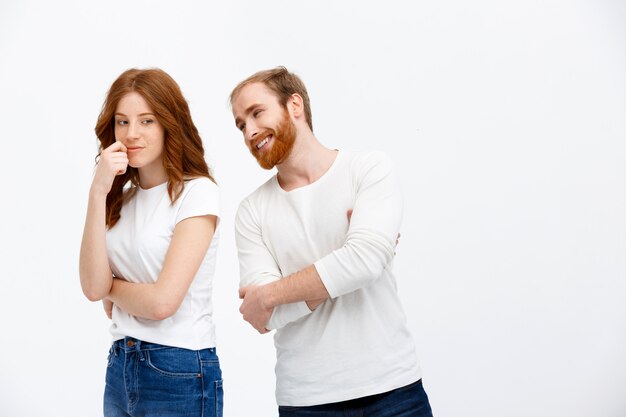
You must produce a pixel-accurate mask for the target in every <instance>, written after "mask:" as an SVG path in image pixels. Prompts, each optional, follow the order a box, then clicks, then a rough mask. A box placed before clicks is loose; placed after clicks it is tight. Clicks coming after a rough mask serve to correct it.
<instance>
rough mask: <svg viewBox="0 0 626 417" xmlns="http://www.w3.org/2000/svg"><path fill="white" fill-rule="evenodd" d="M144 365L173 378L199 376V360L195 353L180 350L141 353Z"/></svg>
mask: <svg viewBox="0 0 626 417" xmlns="http://www.w3.org/2000/svg"><path fill="white" fill-rule="evenodd" d="M143 353H144V354H145V357H146V364H147V365H148V367H149V368H150V369H152V370H153V371H155V372H158V373H159V374H161V375H164V376H169V377H174V378H198V377H200V376H201V372H202V370H201V368H200V360H199V359H198V354H197V352H196V351H193V350H188V349H182V348H170V347H167V348H160V349H153V350H146V351H144V352H143Z"/></svg>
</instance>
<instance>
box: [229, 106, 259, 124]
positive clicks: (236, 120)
mask: <svg viewBox="0 0 626 417" xmlns="http://www.w3.org/2000/svg"><path fill="white" fill-rule="evenodd" d="M257 107H261V104H260V103H254V104H251V105H249V106H248V108H246V109H245V110H244V111H243V114H244V116H247V115H248V114H250V113H251V112H253V111H254V110H255V109H256V108H257ZM239 123H241V118H240V117H235V126H239Z"/></svg>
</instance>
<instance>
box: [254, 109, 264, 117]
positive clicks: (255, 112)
mask: <svg viewBox="0 0 626 417" xmlns="http://www.w3.org/2000/svg"><path fill="white" fill-rule="evenodd" d="M262 111H263V110H255V111H254V112H253V113H252V115H253V116H254V117H257V116H258V115H259V113H261V112H262Z"/></svg>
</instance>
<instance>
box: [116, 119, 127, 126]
mask: <svg viewBox="0 0 626 417" xmlns="http://www.w3.org/2000/svg"><path fill="white" fill-rule="evenodd" d="M115 123H116V124H118V125H120V126H126V125H127V124H128V122H127V121H126V120H118V121H117V122H115Z"/></svg>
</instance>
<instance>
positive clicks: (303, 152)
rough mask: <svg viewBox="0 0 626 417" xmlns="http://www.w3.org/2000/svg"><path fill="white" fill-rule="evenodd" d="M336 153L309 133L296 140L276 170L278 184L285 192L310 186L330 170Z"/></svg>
mask: <svg viewBox="0 0 626 417" xmlns="http://www.w3.org/2000/svg"><path fill="white" fill-rule="evenodd" d="M336 157H337V151H336V150H332V149H328V148H326V147H325V146H324V145H322V144H321V143H320V142H319V141H318V140H317V139H316V138H315V136H314V135H313V134H312V133H310V134H308V135H303V136H302V137H298V138H297V139H296V143H295V144H294V147H293V149H292V151H291V154H290V155H289V158H287V160H286V161H285V162H283V163H282V164H280V165H279V166H277V167H276V168H277V169H278V183H279V184H280V186H281V188H282V189H284V190H285V191H292V190H295V189H296V188H300V187H304V186H306V185H309V184H312V183H314V182H315V181H317V180H318V179H320V178H321V177H322V175H324V174H325V173H326V171H328V170H329V169H330V167H331V166H332V164H333V162H335V158H336Z"/></svg>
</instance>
